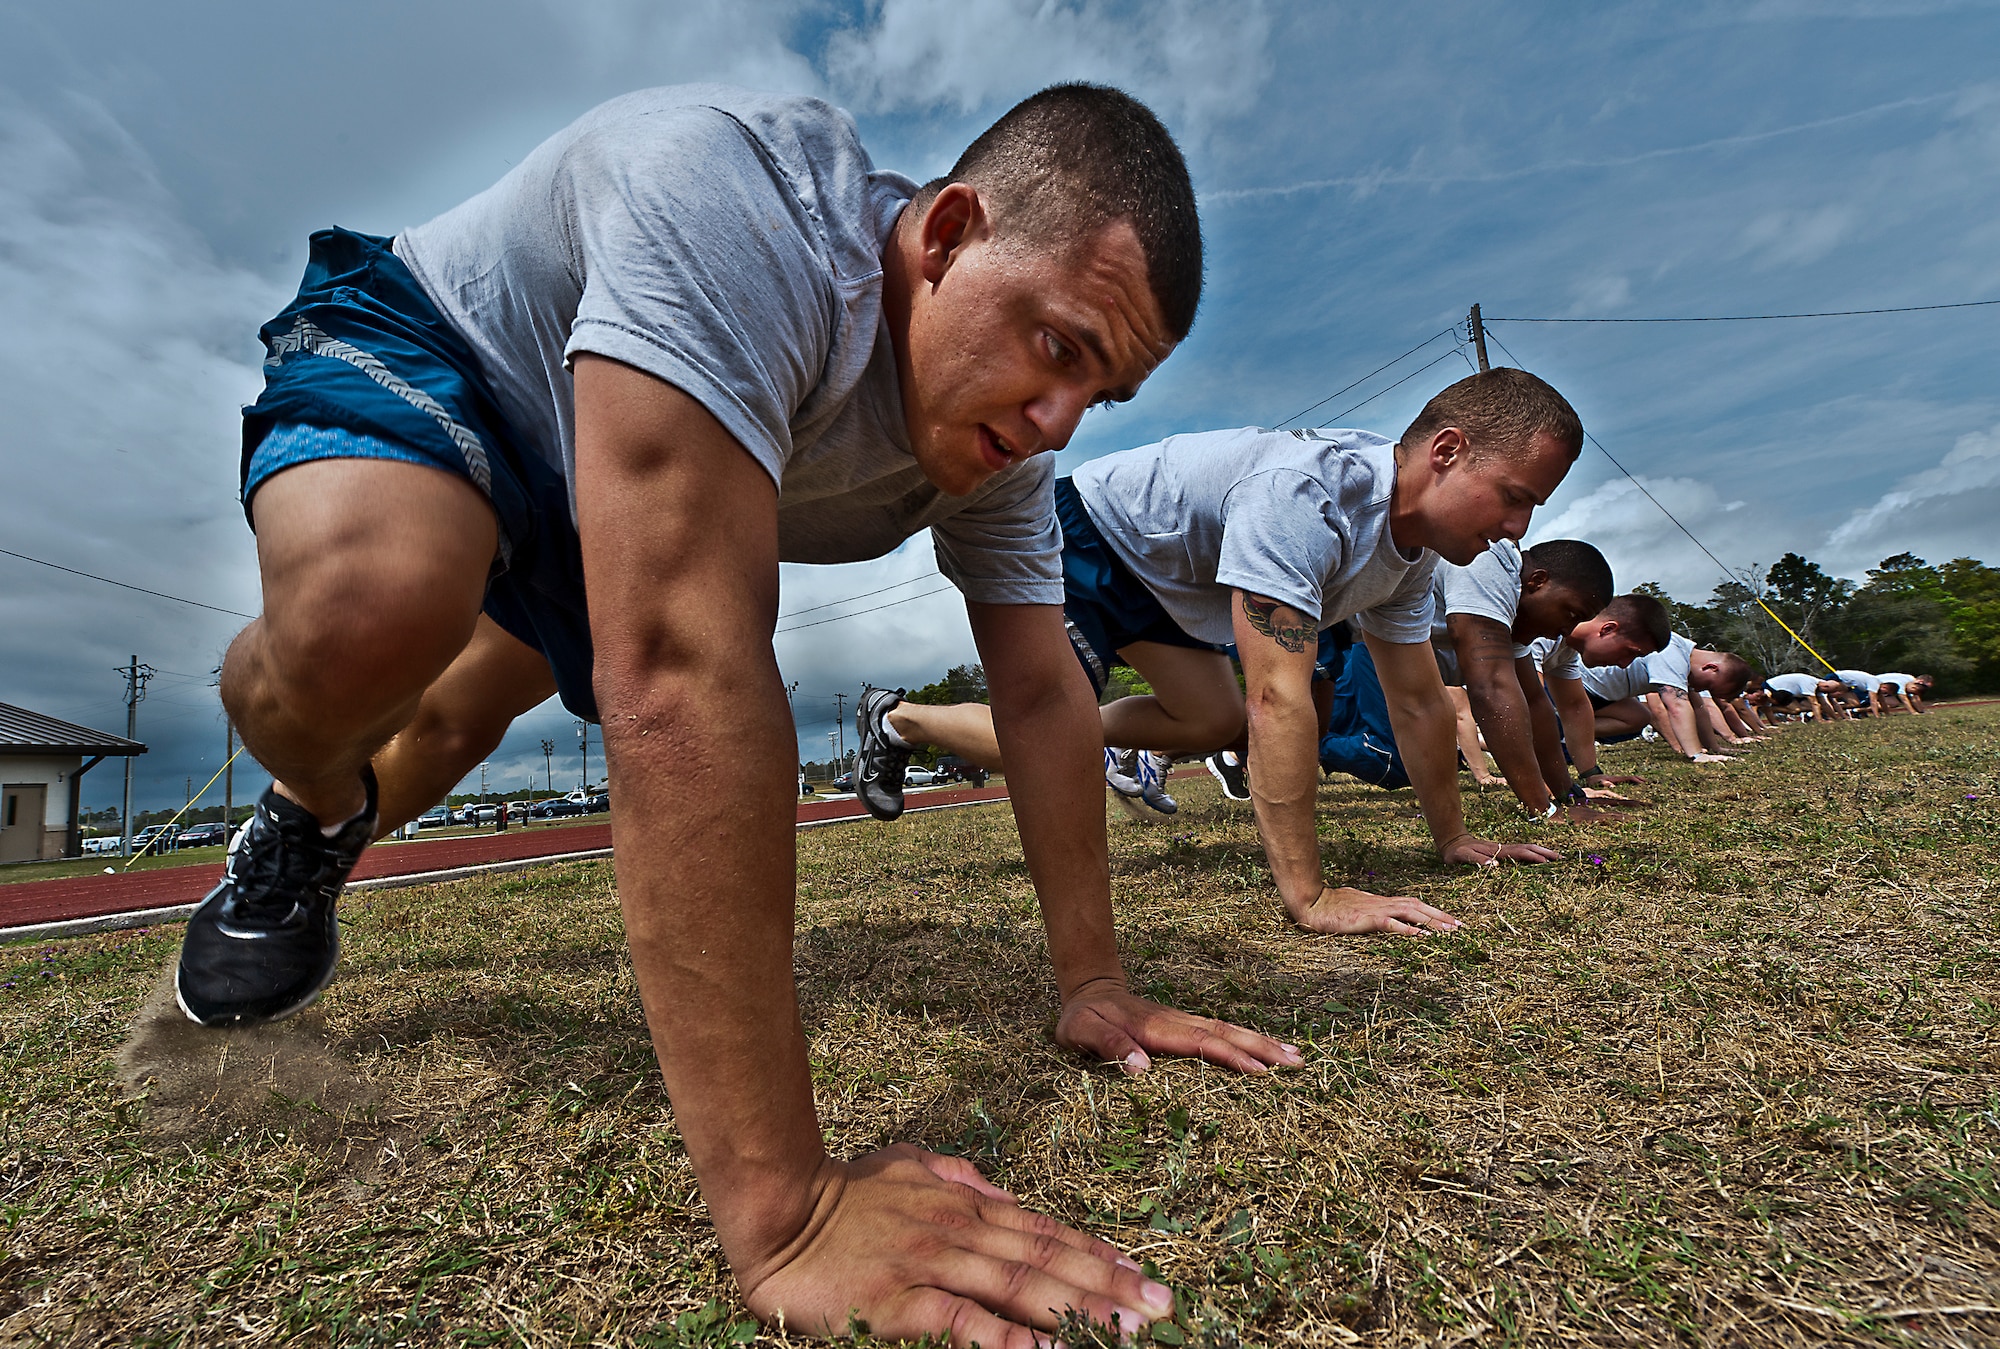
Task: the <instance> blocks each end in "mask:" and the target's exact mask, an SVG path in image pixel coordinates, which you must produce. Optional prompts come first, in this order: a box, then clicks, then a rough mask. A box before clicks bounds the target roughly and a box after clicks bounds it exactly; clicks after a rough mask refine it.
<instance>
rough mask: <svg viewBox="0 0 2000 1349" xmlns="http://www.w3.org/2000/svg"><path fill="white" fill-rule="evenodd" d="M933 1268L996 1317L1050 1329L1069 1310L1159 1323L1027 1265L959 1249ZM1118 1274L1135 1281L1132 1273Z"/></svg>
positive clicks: (1107, 1319)
mask: <svg viewBox="0 0 2000 1349" xmlns="http://www.w3.org/2000/svg"><path fill="white" fill-rule="evenodd" d="M933 1269H935V1270H936V1272H937V1275H938V1276H939V1277H938V1282H939V1283H940V1284H941V1285H942V1286H944V1287H945V1288H946V1289H948V1290H949V1291H951V1292H954V1293H958V1294H960V1295H962V1296H964V1297H969V1298H971V1299H972V1300H974V1301H975V1302H977V1303H979V1305H980V1306H982V1307H984V1308H986V1309H987V1310H989V1311H991V1312H992V1313H994V1314H995V1315H997V1316H1002V1317H1005V1318H1006V1319H1007V1320H1009V1321H1013V1322H1015V1323H1017V1324H1021V1325H1033V1326H1040V1327H1043V1328H1047V1327H1050V1326H1053V1325H1055V1323H1056V1320H1057V1318H1058V1317H1059V1316H1061V1314H1062V1313H1063V1312H1066V1311H1077V1312H1081V1313H1083V1314H1084V1315H1086V1316H1088V1317H1090V1318H1091V1319H1092V1320H1094V1321H1100V1322H1102V1323H1104V1324H1106V1325H1109V1324H1111V1321H1112V1318H1113V1317H1116V1318H1117V1319H1118V1322H1119V1324H1120V1326H1121V1327H1133V1328H1136V1327H1138V1326H1140V1325H1148V1324H1151V1323H1152V1322H1153V1321H1155V1320H1157V1319H1158V1318H1157V1317H1153V1316H1149V1315H1147V1314H1146V1313H1144V1312H1142V1311H1140V1310H1139V1309H1138V1308H1137V1307H1132V1306H1127V1305H1125V1304H1124V1303H1123V1302H1121V1301H1120V1300H1118V1299H1117V1298H1115V1297H1111V1296H1108V1295H1106V1294H1105V1293H1102V1292H1099V1291H1096V1290H1093V1289H1089V1288H1084V1287H1080V1286H1078V1285H1077V1284H1073V1283H1071V1282H1069V1281H1068V1280H1067V1279H1063V1278H1059V1277H1057V1276H1056V1275H1054V1274H1051V1273H1050V1272H1049V1271H1048V1270H1046V1269H1042V1268H1040V1267H1039V1266H1036V1265H1034V1264H1032V1263H1030V1262H1028V1261H1025V1260H1010V1259H1006V1258H1004V1257H996V1256H992V1255H988V1254H986V1253H985V1252H983V1251H971V1250H957V1251H952V1252H947V1253H944V1254H943V1255H941V1256H940V1258H939V1260H938V1262H937V1263H936V1264H935V1265H934V1266H933ZM1115 1272H1117V1273H1119V1274H1123V1275H1125V1276H1126V1277H1127V1278H1130V1277H1131V1271H1130V1270H1116V1271H1115ZM1132 1300H1133V1301H1135V1302H1136V1301H1138V1300H1139V1299H1138V1298H1136V1297H1135V1298H1133V1299H1132ZM954 1333H955V1332H954Z"/></svg>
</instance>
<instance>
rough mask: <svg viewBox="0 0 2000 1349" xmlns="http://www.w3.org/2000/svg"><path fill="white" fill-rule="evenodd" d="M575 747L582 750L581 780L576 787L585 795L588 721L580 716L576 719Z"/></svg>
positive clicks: (587, 790) (587, 787) (586, 785)
mask: <svg viewBox="0 0 2000 1349" xmlns="http://www.w3.org/2000/svg"><path fill="white" fill-rule="evenodd" d="M576 747H577V748H578V749H580V750H582V751H583V781H582V782H580V783H578V784H577V786H578V789H579V790H581V791H582V792H583V794H584V795H585V796H588V795H590V723H589V722H587V721H585V720H584V719H583V718H582V717H578V718H577V719H576Z"/></svg>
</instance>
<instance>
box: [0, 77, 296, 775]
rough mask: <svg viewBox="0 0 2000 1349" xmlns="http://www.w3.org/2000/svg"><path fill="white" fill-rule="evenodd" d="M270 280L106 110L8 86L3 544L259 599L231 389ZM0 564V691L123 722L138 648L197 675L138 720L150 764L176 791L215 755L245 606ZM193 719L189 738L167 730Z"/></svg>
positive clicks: (250, 354)
mask: <svg viewBox="0 0 2000 1349" xmlns="http://www.w3.org/2000/svg"><path fill="white" fill-rule="evenodd" d="M282 298H283V297H282V294H281V293H280V292H279V291H278V290H277V289H276V288H274V287H273V286H272V285H271V284H269V283H268V282H266V281H264V280H262V279H261V278H259V277H257V276H254V275H252V274H250V273H247V272H243V271H240V270H236V269H232V268H229V267H225V266H222V265H219V264H218V263H217V262H216V261H215V259H214V256H213V254H212V253H211V252H210V251H209V249H208V247H207V246H206V245H205V243H204V242H203V241H202V240H201V239H200V238H199V237H198V236H196V235H195V234H194V233H193V231H192V230H190V229H189V228H188V227H187V226H186V225H185V223H184V222H183V221H182V220H181V218H180V216H179V214H178V212H177V211H176V209H175V207H174V203H173V201H172V199H171V197H170V196H169V195H168V194H167V193H166V192H165V191H164V189H162V188H161V186H160V185H159V183H158V181H157V179H156V176H155V174H154V172H153V169H152V166H151V164H150V163H149V162H148V161H147V160H146V158H145V157H144V156H143V155H142V154H141V153H140V152H139V151H138V150H137V149H136V147H135V146H134V145H133V143H132V142H131V140H130V139H129V137H127V136H126V135H125V133H124V131H123V130H122V128H120V127H119V126H118V124H117V123H116V122H115V121H114V120H113V119H111V118H110V117H109V116H108V115H107V114H105V113H104V112H103V111H102V109H101V108H99V107H97V106H96V105H94V104H91V103H88V102H85V101H82V100H68V101H66V102H63V103H61V104H58V105H54V106H51V107H49V108H47V109H45V110H41V111H36V112H30V111H28V110H27V109H25V108H23V107H21V106H19V105H17V104H14V103H12V102H9V101H5V100H0V313H4V314H6V315H7V316H8V321H7V322H6V323H5V324H4V325H0V407H5V408H6V416H5V418H4V419H0V462H4V463H5V464H6V465H7V475H8V491H7V492H6V494H5V495H4V497H0V536H4V537H5V538H6V540H7V545H8V547H10V548H12V549H14V550H15V551H18V552H22V553H28V554H31V555H34V556H37V557H42V558H46V559H48V560H50V561H52V562H58V563H62V564H65V565H67V566H71V567H75V568H79V569H81V570H85V571H91V572H96V573H99V574H103V575H108V576H112V577H116V578H119V579H122V580H126V581H129V582H132V583H134V584H138V585H143V586H146V587H149V588H151V589H155V590H161V591H166V592H169V593H172V594H178V595H184V596H188V597H190V598H194V599H199V600H203V601H206V602H207V603H209V604H213V605H219V606H222V607H225V608H229V609H237V610H241V611H244V612H246V613H254V612H256V609H257V594H258V587H257V580H256V567H255V559H254V552H253V547H252V543H251V538H250V534H249V531H248V530H247V529H246V528H245V527H244V523H243V517H242V512H241V511H240V509H239V508H238V506H237V504H236V499H235V497H236V477H237V460H238V455H239V446H240V444H241V440H240V430H239V421H238V417H237V407H238V405H239V404H240V403H243V402H246V401H248V400H249V399H251V398H253V397H255V395H256V391H257V388H258V386H259V383H260V380H259V376H258V371H257V358H258V353H257V346H256V330H257V325H258V324H259V323H261V322H262V321H263V320H264V319H265V318H267V317H268V316H269V315H270V314H272V313H273V312H275V311H276V309H277V307H278V306H279V304H280V303H282ZM0 567H4V568H5V570H4V571H0V676H4V678H0V699H5V700H7V701H10V702H16V703H24V704H27V705H29V706H32V707H35V708H36V709H37V710H41V711H45V712H49V713H51V714H53V715H57V716H63V717H67V718H69V719H72V720H78V721H84V722H87V723H89V724H92V725H96V726H99V727H105V728H109V729H114V730H122V729H123V716H122V709H121V708H120V707H119V701H120V698H119V695H120V689H121V687H122V686H121V683H120V681H119V680H118V679H117V678H116V676H115V675H114V674H113V673H112V667H113V666H114V665H122V664H124V662H125V659H126V657H127V656H128V655H130V654H131V653H132V652H134V651H136V652H138V653H140V659H141V660H144V661H148V662H151V663H153V664H155V665H157V666H160V667H162V668H163V669H171V670H177V671H180V672H182V674H183V675H193V676H196V677H197V678H195V679H194V680H192V681H190V680H186V679H180V680H178V681H174V682H163V683H162V684H161V685H159V686H157V687H156V690H155V693H156V697H155V699H154V700H153V701H151V702H149V704H148V705H147V707H146V708H145V709H144V712H143V714H142V736H141V738H142V739H146V740H148V742H149V743H155V742H158V744H159V747H160V748H162V750H163V751H165V752H163V753H161V754H159V755H156V756H149V759H148V760H145V761H142V773H143V772H144V771H146V770H147V769H149V768H150V766H151V764H155V763H157V764H159V765H160V767H161V769H162V770H165V771H166V772H168V773H170V774H171V779H172V780H171V784H170V785H171V791H172V794H173V795H174V797H175V799H176V800H178V798H179V793H180V790H181V786H182V778H183V776H184V773H185V772H186V771H187V770H188V769H189V768H191V767H193V766H195V765H196V764H198V763H199V762H200V761H201V759H202V757H203V756H204V755H207V756H208V761H209V768H210V770H211V771H212V768H213V767H214V766H215V765H216V764H217V763H219V758H218V757H217V756H216V755H215V754H214V751H217V750H219V749H220V747H221V729H220V725H219V723H218V722H217V721H216V714H217V705H216V704H215V702H214V699H213V695H212V694H208V693H206V692H204V691H203V690H202V689H201V688H200V682H201V680H200V676H201V674H202V672H203V671H205V670H207V669H209V668H210V666H212V665H213V664H214V662H215V658H216V655H217V654H218V652H219V651H220V649H221V646H222V644H223V643H224V642H225V641H226V640H227V639H228V637H229V636H230V634H231V633H232V632H233V631H234V630H235V629H236V628H237V627H238V626H240V624H241V620H239V619H235V618H230V617H228V616H226V615H221V614H215V613H210V612H207V611H204V610H200V609H194V608H189V607H185V606H181V605H175V604H172V603H168V602H165V601H161V600H157V599H151V598H148V597H145V596H142V595H137V594H134V593H132V592H130V591H122V590H117V589H114V588H111V587H108V586H104V585H100V584H97V583H95V582H90V581H85V580H81V579H78V578H74V577H68V576H64V575H63V574H61V573H58V572H53V571H48V570H45V569H42V568H37V567H33V566H31V565H29V564H27V563H24V562H20V561H17V560H14V559H11V558H0ZM156 730H157V732H158V735H157V736H156V735H155V734H154V732H155V731H156ZM188 737H192V738H193V740H194V742H196V743H197V744H198V745H199V746H200V748H199V749H194V750H187V751H184V752H183V751H180V750H177V749H175V748H174V744H175V743H176V742H177V741H178V740H184V739H186V738H188ZM210 740H213V741H214V742H215V743H214V744H213V745H210V744H209V743H208V742H209V741H210ZM101 776H103V777H104V778H106V779H107V780H108V779H109V778H110V776H111V774H110V772H109V771H107V772H106V773H104V774H102V775H101ZM204 776H205V774H204ZM90 781H92V782H93V784H94V783H95V779H91V780H90ZM93 790H95V787H94V788H93ZM161 790H162V791H165V790H167V787H166V785H165V784H162V785H161Z"/></svg>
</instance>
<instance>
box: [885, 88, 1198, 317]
mask: <svg viewBox="0 0 2000 1349" xmlns="http://www.w3.org/2000/svg"><path fill="white" fill-rule="evenodd" d="M951 183H965V184H968V185H969V186H972V187H976V188H978V189H979V191H980V193H981V195H982V196H984V197H985V198H986V199H987V200H988V201H989V202H990V203H991V204H992V206H993V208H994V211H995V215H996V217H997V220H998V223H999V225H1000V227H1001V228H1003V229H1012V228H1020V229H1023V230H1025V231H1026V232H1028V233H1030V234H1034V235H1039V236H1041V238H1043V239H1045V240H1055V241H1058V242H1060V243H1062V244H1068V243H1071V242H1075V241H1080V240H1082V239H1086V238H1091V237H1095V235H1096V234H1097V232H1098V231H1099V230H1101V229H1103V228H1104V227H1105V226H1107V225H1110V224H1112V223H1114V222H1116V221H1119V220H1129V221H1131V222H1132V228H1133V230H1134V231H1135V232H1136V233H1137V234H1138V236H1139V246H1140V248H1141V249H1143V250H1144V251H1145V254H1146V276H1147V280H1148V281H1149V282H1150V283H1151V286H1152V291H1153V299H1154V300H1155V301H1156V302H1157V303H1158V304H1159V306H1160V313H1161V316H1162V317H1164V318H1165V320H1166V323H1167V328H1168V330H1169V331H1170V332H1171V333H1172V334H1173V339H1174V341H1176V342H1179V341H1180V340H1181V339H1182V338H1184V337H1186V336H1187V335H1188V329H1189V328H1192V327H1193V326H1194V311H1195V310H1196V308H1198V307H1199V306H1200V304H1201V217H1200V216H1199V215H1198V214H1197V213H1196V210H1195V200H1194V182H1193V180H1192V179H1190V178H1189V177H1188V169H1187V161H1186V160H1185V159H1183V158H1181V151H1180V147H1179V146H1178V145H1176V144H1174V138H1173V136H1172V135H1170V134H1169V133H1168V131H1167V129H1166V127H1164V126H1162V125H1161V124H1160V119H1159V118H1157V117H1155V116H1154V115H1153V113H1152V110H1151V109H1150V108H1148V107H1147V106H1146V105H1145V104H1143V103H1141V102H1140V101H1139V100H1138V99H1136V98H1133V97H1132V96H1131V95H1130V94H1126V93H1122V92H1120V91H1119V90H1117V89H1109V88H1106V87H1105V86H1103V85H1101V84H1052V85H1050V86H1049V87H1048V88H1046V89H1044V90H1042V92H1040V93H1039V94H1035V95H1032V96H1030V97H1028V98H1025V99H1023V100H1021V102H1019V103H1017V104H1015V105H1014V106H1013V108H1012V109H1010V110H1009V111H1008V112H1007V114H1006V115H1005V116H1003V117H1002V118H1001V119H1000V120H999V121H997V122H995V123H994V124H993V125H992V126H990V127H988V128H987V129H986V130H985V131H984V132H983V133H982V134H981V135H980V137H979V139H978V140H976V141H974V142H973V143H972V144H971V145H969V146H967V147H966V150H965V153H964V154H962V155H960V156H959V157H958V162H957V163H956V164H954V165H952V166H951V172H950V173H949V174H947V175H946V176H945V177H943V178H936V179H933V180H932V181H930V182H928V183H926V184H924V186H923V190H922V191H920V192H918V193H917V196H916V200H915V201H914V202H912V203H911V204H912V206H913V207H915V208H916V209H917V210H920V211H921V210H924V209H926V208H927V207H929V205H930V203H931V200H932V199H933V198H934V197H936V196H937V194H938V193H939V192H940V191H941V190H942V189H944V188H945V187H946V186H947V185H949V184H951Z"/></svg>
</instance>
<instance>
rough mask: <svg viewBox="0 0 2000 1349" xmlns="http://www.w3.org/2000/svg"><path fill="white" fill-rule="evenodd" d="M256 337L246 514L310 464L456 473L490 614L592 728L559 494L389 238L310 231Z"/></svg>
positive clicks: (580, 609)
mask: <svg viewBox="0 0 2000 1349" xmlns="http://www.w3.org/2000/svg"><path fill="white" fill-rule="evenodd" d="M260 336H261V337H262V338H263V339H264V348H265V352H266V355H265V359H264V392H263V394H262V395H261V396H260V397H259V398H258V400H257V401H256V402H255V403H253V404H252V405H251V406H249V407H248V408H245V409H244V412H243V462H242V484H243V509H244V512H245V514H246V515H248V514H249V513H250V508H251V499H252V497H253V496H254V495H255V494H256V491H257V489H258V488H259V487H260V486H262V485H263V483H264V482H265V480H267V479H268V478H269V477H270V476H271V475H272V474H273V473H277V472H279V471H280V470H282V469H286V468H290V467H292V466H294V465H296V464H303V463H309V462H312V461H313V460H318V459H390V460H396V461H398V462H402V463H413V464H423V465H426V466H428V467H431V468H435V469H438V470H439V471H441V472H445V473H450V474H452V475H454V476H456V477H461V478H464V479H465V480H466V481H468V482H470V483H472V485H473V486H475V487H477V488H478V489H479V491H480V493H481V494H482V495H484V496H485V498H486V499H487V501H488V502H489V503H491V505H492V507H493V514H494V517H495V519H496V521H497V523H498V526H499V536H500V547H499V556H498V557H496V558H495V559H494V562H493V570H492V572H491V574H490V577H489V579H488V581H487V589H486V601H485V606H484V607H485V611H486V613H487V615H488V616H489V617H490V618H492V619H493V621H494V622H496V623H498V624H499V625H500V627H501V628H502V629H504V630H505V631H506V632H508V633H509V634H511V635H512V636H514V637H516V638H518V639H519V640H521V641H523V642H525V643H527V644H528V645H529V646H531V647H533V648H535V649H536V650H538V651H540V652H541V653H542V654H543V655H544V656H545V657H547V659H548V662H549V668H550V669H551V670H552V671H553V672H554V674H555V678H556V686H557V688H558V689H559V690H560V691H561V694H562V700H563V705H564V706H565V707H567V708H569V710H570V711H572V712H574V713H575V714H576V715H578V716H580V717H584V718H587V719H588V720H591V721H595V720H596V719H597V699H596V695H595V694H594V693H593V691H592V687H591V665H592V651H591V645H590V614H589V609H588V607H587V605H586V603H585V600H584V592H583V550H582V546H581V544H580V543H579V541H578V539H577V534H576V526H575V524H574V522H573V521H572V520H571V518H570V506H569V486H568V484H567V482H566V481H565V480H564V478H563V475H562V473H561V472H560V471H559V470H557V469H556V468H554V467H553V466H552V465H550V464H548V463H547V462H546V461H544V460H542V459H541V458H540V457H538V456H536V455H534V454H531V453H528V452H525V451H523V450H521V449H520V448H519V447H518V446H517V444H516V443H515V439H514V437H513V436H512V434H511V433H510V432H509V431H508V429H507V425H506V421H505V419H504V417H503V416H502V415H501V413H500V410H499V406H498V404H497V402H496V400H495V399H494V398H493V395H492V392H491V391H490V390H489V389H488V388H487V386H486V383H485V379H484V377H483V376H482V375H481V374H480V371H479V364H478V361H477V359H476V358H475V357H474V355H473V353H472V350H471V348H469V347H468V346H467V345H466V343H465V339H464V338H462V337H460V336H459V334H458V332H457V330H456V329H454V328H452V327H451V325H450V324H449V323H448V322H446V320H445V318H444V316H443V315H442V314H440V313H439V312H438V311H437V307H436V306H435V305H433V304H432V303H431V302H430V297H429V296H427V295H425V294H424V291H423V288H422V287H421V286H420V285H418V284H417V279H416V278H415V277H414V276H413V275H411V273H410V271H409V269H408V268H407V267H405V266H404V265H403V263H402V261H401V260H400V259H398V258H397V257H396V255H395V254H394V253H393V252H392V251H391V250H390V240H388V239H383V238H377V237H374V236H372V235H365V234H355V233H352V232H350V231H348V230H338V229H336V230H321V231H320V232H318V233H316V234H314V235H313V236H312V246H311V251H310V254H309V256H308V258H307V262H306V271H305V278H304V280H303V281H302V282H301V283H300V285H299V293H298V297H297V298H296V299H294V300H293V301H292V303H291V304H289V305H287V306H286V307H285V309H284V310H283V311H282V312H280V313H279V315H278V316H277V317H276V318H274V319H272V320H271V321H270V322H269V323H267V324H265V325H264V327H263V328H262V330H261V331H260ZM252 525H253V527H254V525H255V521H254V518H253V519H252Z"/></svg>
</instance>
